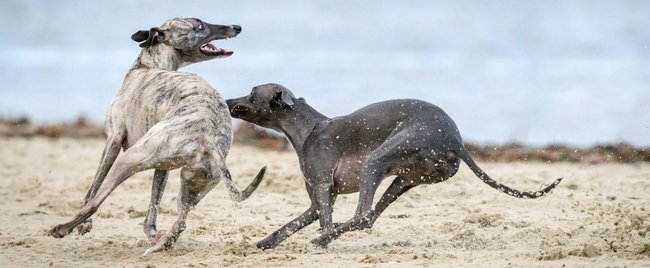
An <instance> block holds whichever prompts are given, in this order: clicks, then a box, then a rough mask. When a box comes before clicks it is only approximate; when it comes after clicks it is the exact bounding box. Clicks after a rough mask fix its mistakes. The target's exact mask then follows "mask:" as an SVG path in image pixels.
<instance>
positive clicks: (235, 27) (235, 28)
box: [230, 25, 241, 33]
mask: <svg viewBox="0 0 650 268" xmlns="http://www.w3.org/2000/svg"><path fill="white" fill-rule="evenodd" d="M230 27H232V29H233V30H235V31H236V32H237V33H240V32H241V26H239V25H232V26H230Z"/></svg>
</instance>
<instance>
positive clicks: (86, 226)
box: [77, 219, 93, 235]
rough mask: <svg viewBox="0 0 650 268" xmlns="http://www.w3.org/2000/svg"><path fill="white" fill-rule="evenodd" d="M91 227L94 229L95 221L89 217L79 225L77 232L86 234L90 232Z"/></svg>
mask: <svg viewBox="0 0 650 268" xmlns="http://www.w3.org/2000/svg"><path fill="white" fill-rule="evenodd" d="M91 229H93V221H92V220H91V219H87V220H86V221H84V222H83V223H81V224H79V225H77V232H78V233H79V235H85V234H87V233H88V232H90V230H91Z"/></svg>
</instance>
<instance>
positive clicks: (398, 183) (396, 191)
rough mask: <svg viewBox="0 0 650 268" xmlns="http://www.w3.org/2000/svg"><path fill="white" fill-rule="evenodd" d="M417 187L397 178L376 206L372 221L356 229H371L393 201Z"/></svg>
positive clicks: (401, 178)
mask: <svg viewBox="0 0 650 268" xmlns="http://www.w3.org/2000/svg"><path fill="white" fill-rule="evenodd" d="M415 186H417V185H414V184H412V183H410V181H407V178H405V177H402V176H399V177H397V178H395V179H394V180H393V182H392V183H391V184H390V186H388V189H386V192H384V194H383V195H382V196H381V199H379V202H377V204H376V205H375V209H374V210H373V211H372V212H371V214H370V219H368V221H367V222H365V224H363V223H362V224H361V225H360V226H358V227H357V228H355V229H363V228H371V227H372V225H373V224H374V223H375V221H376V220H377V218H379V215H381V213H382V212H384V210H386V208H388V206H389V205H390V204H391V203H393V201H395V200H397V198H398V197H400V196H401V195H402V194H404V193H406V192H407V191H408V190H410V189H412V188H413V187H415Z"/></svg>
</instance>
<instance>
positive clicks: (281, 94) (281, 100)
mask: <svg viewBox="0 0 650 268" xmlns="http://www.w3.org/2000/svg"><path fill="white" fill-rule="evenodd" d="M292 97H293V94H292V93H291V92H290V91H288V90H277V91H276V92H275V95H273V100H275V102H276V103H278V104H279V105H280V106H282V107H289V108H291V109H293V106H294V103H293V100H292V99H291V98H292Z"/></svg>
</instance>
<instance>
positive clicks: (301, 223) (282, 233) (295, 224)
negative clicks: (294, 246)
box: [257, 184, 318, 249]
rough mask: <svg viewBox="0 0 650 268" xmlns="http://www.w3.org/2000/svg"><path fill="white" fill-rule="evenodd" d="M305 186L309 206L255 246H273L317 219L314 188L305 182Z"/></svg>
mask: <svg viewBox="0 0 650 268" xmlns="http://www.w3.org/2000/svg"><path fill="white" fill-rule="evenodd" d="M305 188H306V189H307V194H309V199H310V200H311V206H310V207H309V209H307V210H306V211H305V212H303V213H302V214H301V215H300V216H298V217H296V218H295V219H293V220H291V221H290V222H289V223H287V224H285V225H284V226H282V227H281V228H280V229H278V230H277V231H275V232H273V233H272V234H270V235H269V236H267V237H266V238H264V239H263V240H261V241H259V242H257V248H259V249H270V248H274V247H276V246H278V245H279V244H280V243H282V241H284V240H285V239H287V238H289V236H291V235H292V234H294V233H296V232H298V231H300V230H301V229H302V228H305V226H307V225H310V224H311V223H312V222H314V221H315V220H316V219H318V206H317V204H316V198H315V194H314V190H313V189H312V188H311V187H310V186H309V185H308V184H305Z"/></svg>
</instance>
